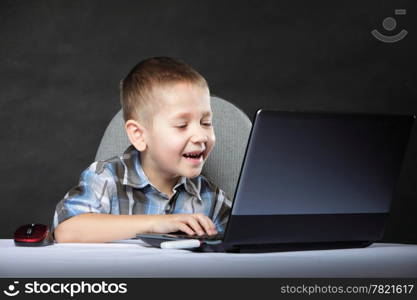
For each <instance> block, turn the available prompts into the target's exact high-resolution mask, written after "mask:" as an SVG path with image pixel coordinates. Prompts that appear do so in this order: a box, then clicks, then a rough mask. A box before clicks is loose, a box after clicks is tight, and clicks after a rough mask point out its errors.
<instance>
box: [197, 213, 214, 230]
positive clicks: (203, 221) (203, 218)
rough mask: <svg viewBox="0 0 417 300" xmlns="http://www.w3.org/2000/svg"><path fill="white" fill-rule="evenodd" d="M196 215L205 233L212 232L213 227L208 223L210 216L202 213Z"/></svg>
mask: <svg viewBox="0 0 417 300" xmlns="http://www.w3.org/2000/svg"><path fill="white" fill-rule="evenodd" d="M196 217H197V218H198V221H199V222H200V223H201V225H203V227H204V230H205V231H206V233H207V234H208V235H211V234H213V233H214V232H213V229H212V227H211V225H210V223H211V220H210V218H208V217H206V216H204V215H199V214H197V215H196Z"/></svg>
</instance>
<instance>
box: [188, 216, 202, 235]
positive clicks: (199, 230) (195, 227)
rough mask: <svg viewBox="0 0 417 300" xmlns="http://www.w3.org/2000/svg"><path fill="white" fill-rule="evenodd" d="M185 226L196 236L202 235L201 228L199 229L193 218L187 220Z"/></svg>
mask: <svg viewBox="0 0 417 300" xmlns="http://www.w3.org/2000/svg"><path fill="white" fill-rule="evenodd" d="M187 225H188V226H190V227H191V228H192V229H193V230H194V231H195V232H196V233H197V234H198V235H203V234H204V231H203V228H201V226H200V224H199V223H198V222H197V221H196V219H194V218H193V217H190V218H189V219H188V224H187Z"/></svg>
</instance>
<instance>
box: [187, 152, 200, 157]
mask: <svg viewBox="0 0 417 300" xmlns="http://www.w3.org/2000/svg"><path fill="white" fill-rule="evenodd" d="M184 156H185V157H192V158H198V157H200V156H201V153H200V154H184Z"/></svg>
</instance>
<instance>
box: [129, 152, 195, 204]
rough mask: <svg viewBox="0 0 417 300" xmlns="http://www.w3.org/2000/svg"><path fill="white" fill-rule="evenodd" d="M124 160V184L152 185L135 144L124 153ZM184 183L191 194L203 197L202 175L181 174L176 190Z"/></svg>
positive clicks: (135, 185)
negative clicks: (188, 176) (201, 192)
mask: <svg viewBox="0 0 417 300" xmlns="http://www.w3.org/2000/svg"><path fill="white" fill-rule="evenodd" d="M122 162H123V163H124V165H125V170H124V176H123V184H124V185H129V186H132V187H134V188H139V189H142V188H144V187H146V186H147V185H151V182H150V181H149V179H148V177H147V176H146V174H145V172H144V171H143V169H142V165H141V162H140V152H139V151H138V150H136V148H135V147H134V146H133V145H130V146H129V147H128V148H127V149H126V151H125V152H124V153H123V155H122ZM181 185H183V186H184V189H185V190H186V191H187V192H188V193H189V194H191V195H193V196H196V197H197V198H198V199H199V200H202V199H201V196H200V191H201V177H200V176H197V177H194V178H187V177H185V176H181V177H180V178H179V179H178V181H177V183H176V184H175V186H174V190H176V189H177V188H178V187H179V186H181Z"/></svg>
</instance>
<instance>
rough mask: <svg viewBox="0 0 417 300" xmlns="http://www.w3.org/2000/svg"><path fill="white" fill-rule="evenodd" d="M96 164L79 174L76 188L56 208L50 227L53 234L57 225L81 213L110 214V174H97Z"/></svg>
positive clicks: (104, 172) (111, 178)
mask: <svg viewBox="0 0 417 300" xmlns="http://www.w3.org/2000/svg"><path fill="white" fill-rule="evenodd" d="M97 163H98V162H94V163H92V164H91V165H90V166H89V167H88V168H87V169H86V170H84V171H83V172H82V173H81V176H80V180H79V183H78V185H77V186H75V187H73V188H72V189H70V190H69V191H68V193H67V194H66V195H65V196H64V199H62V200H61V201H60V202H59V203H58V204H57V206H56V209H55V213H54V218H53V222H52V226H51V232H52V233H53V232H54V230H55V229H56V227H57V226H58V224H59V223H61V222H63V221H65V220H67V219H69V218H71V217H74V216H76V215H79V214H83V213H104V214H108V213H110V199H111V192H110V185H111V183H112V181H113V177H112V176H111V174H109V173H108V172H106V170H104V171H103V172H100V173H97V172H96V169H97Z"/></svg>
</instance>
